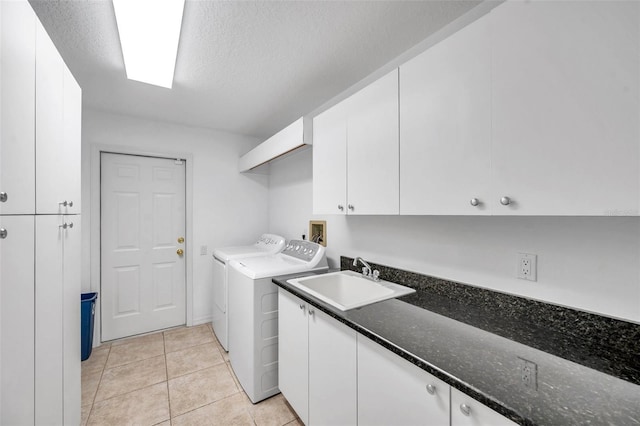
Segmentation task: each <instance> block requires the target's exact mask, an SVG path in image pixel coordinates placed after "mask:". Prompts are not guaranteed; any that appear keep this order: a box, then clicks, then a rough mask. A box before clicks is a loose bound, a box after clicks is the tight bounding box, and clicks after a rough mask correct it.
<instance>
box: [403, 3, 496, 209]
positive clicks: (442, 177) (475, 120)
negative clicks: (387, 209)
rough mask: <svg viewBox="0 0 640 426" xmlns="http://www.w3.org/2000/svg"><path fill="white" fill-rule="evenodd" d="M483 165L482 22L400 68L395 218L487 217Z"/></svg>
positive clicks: (487, 123) (485, 84) (487, 110)
mask: <svg viewBox="0 0 640 426" xmlns="http://www.w3.org/2000/svg"><path fill="white" fill-rule="evenodd" d="M490 167H491V52H490V37H489V18H488V16H484V17H482V18H480V19H479V20H478V21H476V22H474V23H472V24H471V25H468V26H467V27H465V28H463V29H462V30H460V31H458V32H457V33H455V34H453V35H452V36H450V37H449V38H447V39H445V40H444V41H442V42H441V43H439V44H437V45H435V46H433V47H432V48H430V49H429V50H427V51H426V52H424V53H422V54H421V55H419V56H417V57H416V58H414V59H412V60H410V61H409V62H407V63H406V64H404V65H401V66H400V213H401V214H404V215H428V214H432V215H448V214H451V215H475V214H485V215H486V214H489V212H490V209H489V206H488V202H489V194H490V189H489V181H490V176H491V169H490Z"/></svg>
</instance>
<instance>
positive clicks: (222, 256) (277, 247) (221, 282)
mask: <svg viewBox="0 0 640 426" xmlns="http://www.w3.org/2000/svg"><path fill="white" fill-rule="evenodd" d="M284 245H285V239H284V238H283V237H281V236H280V235H274V234H262V236H261V237H260V238H259V239H258V241H256V242H255V244H252V245H250V246H237V247H223V248H218V249H215V250H213V301H212V302H213V303H212V320H211V325H212V326H213V331H214V332H215V333H216V337H217V338H218V340H219V341H220V344H221V345H222V347H223V348H224V350H226V351H228V350H229V348H228V347H229V344H228V335H229V321H228V309H227V307H228V294H229V293H228V290H227V275H228V270H229V266H228V264H229V261H230V260H231V259H239V258H248V257H254V256H267V255H269V254H275V253H279V252H281V251H282V249H283V248H284Z"/></svg>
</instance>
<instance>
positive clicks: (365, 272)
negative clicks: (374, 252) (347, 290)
mask: <svg viewBox="0 0 640 426" xmlns="http://www.w3.org/2000/svg"><path fill="white" fill-rule="evenodd" d="M358 262H360V263H361V264H362V276H363V277H365V278H369V279H370V280H373V281H380V271H378V270H377V269H376V270H374V271H372V270H371V265H369V264H368V263H367V262H365V261H364V259H363V258H361V257H356V258H355V259H353V266H356V267H357V266H358Z"/></svg>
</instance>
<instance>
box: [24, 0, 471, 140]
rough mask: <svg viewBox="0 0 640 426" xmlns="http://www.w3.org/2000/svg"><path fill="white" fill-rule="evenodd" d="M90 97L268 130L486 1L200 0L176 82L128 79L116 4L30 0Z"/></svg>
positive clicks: (168, 115) (193, 120) (248, 130)
mask: <svg viewBox="0 0 640 426" xmlns="http://www.w3.org/2000/svg"><path fill="white" fill-rule="evenodd" d="M30 2H31V4H32V6H33V8H34V9H35V11H36V13H37V14H38V16H39V17H40V20H41V21H42V23H43V24H44V26H45V28H46V29H47V31H48V32H49V35H50V36H51V38H52V39H53V41H54V43H55V44H56V46H57V47H58V50H59V51H60V52H61V54H62V56H63V57H64V59H65V61H66V62H67V65H68V66H69V68H70V69H71V71H72V72H73V74H74V75H75V77H76V78H77V80H78V82H79V83H80V85H81V86H82V89H83V96H84V102H85V104H86V105H88V106H90V107H93V108H98V109H102V110H108V111H115V112H118V113H122V114H129V115H134V116H141V117H147V118H153V119H159V120H164V121H170V122H176V123H182V124H187V125H192V126H201V127H208V128H213V129H220V130H226V131H230V132H233V133H240V134H246V135H255V136H261V137H266V136H270V135H272V134H274V133H275V132H277V131H278V130H280V129H281V128H283V127H284V126H286V125H288V124H290V123H291V122H293V121H294V120H295V119H297V118H299V117H300V116H302V115H304V114H307V113H309V112H311V111H313V110H314V109H316V108H318V107H319V106H320V105H322V104H323V103H325V102H326V101H328V100H329V99H331V98H333V97H334V96H336V95H338V94H339V93H340V92H342V91H344V90H345V89H347V88H348V87H350V86H351V85H353V84H354V83H356V82H358V81H359V80H361V79H363V78H364V77H366V76H367V75H369V74H370V73H372V72H373V71H375V70H376V69H377V68H379V67H381V66H382V65H384V64H386V63H387V62H389V61H390V60H392V59H393V58H395V57H396V56H398V55H399V54H401V53H402V52H404V51H405V50H407V49H409V48H410V47H412V46H414V45H415V44H417V43H419V42H420V41H422V40H423V39H425V38H426V37H428V36H429V35H430V34H432V33H433V32H435V31H437V30H438V29H440V28H442V27H443V26H444V25H446V24H447V23H449V22H451V21H453V20H454V19H456V18H457V17H459V16H460V15H462V14H464V13H465V12H467V11H468V10H470V9H471V8H473V7H474V6H476V5H477V4H478V3H479V2H478V1H460V0H446V1H435V0H432V1H400V0H397V1H301V0H300V1H205V0H200V1H191V0H187V2H186V5H185V11H184V18H183V26H182V35H181V39H180V46H179V49H178V59H177V64H176V72H175V79H174V85H173V89H171V90H169V89H163V88H159V87H154V86H149V85H146V84H144V83H139V82H135V81H129V80H127V78H126V75H125V71H124V64H123V62H122V53H121V50H120V42H119V38H118V32H117V27H116V23H115V19H114V14H113V4H112V3H111V1H108V0H31V1H30Z"/></svg>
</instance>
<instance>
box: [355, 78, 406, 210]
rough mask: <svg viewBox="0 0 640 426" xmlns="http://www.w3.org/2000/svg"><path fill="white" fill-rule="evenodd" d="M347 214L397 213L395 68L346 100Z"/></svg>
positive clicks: (396, 98) (397, 161) (398, 173)
mask: <svg viewBox="0 0 640 426" xmlns="http://www.w3.org/2000/svg"><path fill="white" fill-rule="evenodd" d="M347 108H348V119H347V159H348V161H347V184H348V186H347V200H348V204H349V206H351V207H349V209H348V213H349V214H398V213H399V202H400V201H399V191H400V188H399V181H400V170H399V152H398V151H399V144H398V132H399V129H398V70H397V69H396V70H394V71H393V72H391V73H389V74H387V75H386V76H384V77H382V78H381V79H379V80H377V81H376V82H374V83H372V84H371V85H369V86H367V87H365V88H364V89H362V90H361V91H359V92H358V93H356V94H355V95H353V96H352V97H351V98H349V99H348V104H347Z"/></svg>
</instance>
